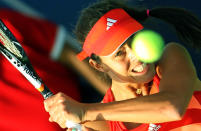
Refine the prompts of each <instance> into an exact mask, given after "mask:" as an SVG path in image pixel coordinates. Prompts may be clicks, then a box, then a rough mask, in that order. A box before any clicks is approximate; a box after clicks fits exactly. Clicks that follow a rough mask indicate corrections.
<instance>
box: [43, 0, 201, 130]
mask: <svg viewBox="0 0 201 131" xmlns="http://www.w3.org/2000/svg"><path fill="white" fill-rule="evenodd" d="M150 17H154V18H158V20H163V21H165V22H167V23H169V24H170V25H172V26H173V27H174V28H175V30H176V32H177V34H178V36H179V38H181V40H183V41H184V42H185V43H187V44H191V45H194V46H195V47H200V45H201V37H200V36H201V22H200V20H198V18H196V17H195V16H194V15H193V14H191V13H189V12H188V11H186V10H185V9H180V8H153V9H150V10H147V9H137V8H134V7H129V6H127V5H125V4H122V3H119V2H116V1H111V0H106V1H99V2H97V3H95V4H93V5H91V6H89V7H88V8H86V9H84V10H83V11H82V14H81V16H80V18H79V21H78V23H77V26H76V30H75V33H76V36H77V39H78V40H79V41H80V42H81V43H82V44H83V50H82V52H81V53H80V54H78V58H79V59H80V60H83V59H85V58H87V57H88V58H89V59H88V60H89V63H90V65H91V66H92V67H93V68H95V69H97V70H98V71H100V72H103V73H106V74H107V75H108V76H109V77H110V78H111V81H112V82H111V88H109V89H108V91H107V93H106V94H105V97H104V98H103V101H102V102H101V103H90V104H86V103H79V102H76V101H74V100H73V99H71V98H69V97H68V96H66V95H65V94H63V93H59V94H57V95H55V96H53V97H51V98H50V99H48V100H46V101H45V109H46V111H47V112H49V114H50V121H54V122H57V123H58V124H59V125H60V126H61V127H63V128H65V122H66V121H67V120H70V121H74V122H77V123H81V124H83V130H88V131H93V130H102V131H107V130H108V131H109V130H110V131H148V130H149V131H169V130H172V131H180V130H193V131H197V130H201V117H199V116H200V115H201V105H200V104H201V82H200V80H199V79H198V76H197V72H196V69H195V66H194V64H193V62H192V60H191V56H190V54H189V53H188V51H187V49H185V48H184V47H183V46H181V45H180V44H178V43H175V42H170V43H167V44H166V46H165V48H164V51H163V55H162V57H161V58H160V60H158V61H157V62H154V63H149V64H147V63H144V62H142V61H140V60H138V59H137V58H136V56H135V54H134V52H133V51H132V49H131V46H130V45H131V40H132V39H133V36H135V35H136V34H137V33H138V32H140V31H141V30H143V28H144V26H143V23H144V22H145V21H146V20H148V19H149V18H150ZM167 28H168V27H167ZM68 130H72V129H68Z"/></svg>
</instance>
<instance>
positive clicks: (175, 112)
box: [160, 102, 186, 122]
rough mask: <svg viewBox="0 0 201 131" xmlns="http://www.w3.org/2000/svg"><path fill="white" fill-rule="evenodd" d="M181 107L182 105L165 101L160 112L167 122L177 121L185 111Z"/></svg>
mask: <svg viewBox="0 0 201 131" xmlns="http://www.w3.org/2000/svg"><path fill="white" fill-rule="evenodd" d="M182 107H184V106H179V105H176V104H172V103H170V102H167V104H166V105H165V107H163V108H162V109H161V111H160V112H161V113H162V114H163V116H164V117H166V120H167V122H168V121H178V120H181V119H182V118H183V116H184V114H185V111H186V109H185V108H182Z"/></svg>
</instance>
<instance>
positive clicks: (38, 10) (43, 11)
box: [0, 0, 201, 102]
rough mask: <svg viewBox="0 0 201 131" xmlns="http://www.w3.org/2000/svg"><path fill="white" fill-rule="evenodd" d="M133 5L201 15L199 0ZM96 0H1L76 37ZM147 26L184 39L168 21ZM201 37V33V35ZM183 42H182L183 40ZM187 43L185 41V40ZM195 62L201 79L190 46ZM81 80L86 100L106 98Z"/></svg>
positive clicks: (200, 56) (133, 0) (198, 61)
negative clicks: (79, 22) (81, 16)
mask: <svg viewBox="0 0 201 131" xmlns="http://www.w3.org/2000/svg"><path fill="white" fill-rule="evenodd" d="M125 1H126V2H128V3H129V4H132V5H135V6H141V7H146V8H149V9H151V8H153V7H158V6H173V7H181V8H185V9H188V10H189V11H191V12H193V13H194V14H195V15H196V16H198V17H199V18H201V9H200V5H201V1H198V0H125ZM93 2H95V0H57V1H55V0H0V7H1V8H11V9H13V10H16V11H20V12H22V13H25V14H29V15H33V16H37V17H42V18H45V19H48V20H50V21H52V22H54V23H56V24H60V25H63V26H64V27H65V28H66V30H67V31H68V33H69V35H71V36H72V37H74V35H73V29H74V26H75V24H76V21H77V19H78V17H79V14H80V11H81V10H82V9H83V8H85V7H87V6H88V5H89V4H90V3H93ZM146 28H151V29H152V28H153V29H154V30H156V31H158V32H160V33H161V34H162V36H163V37H164V39H165V41H166V43H167V42H170V41H176V42H180V41H179V40H178V39H177V37H176V35H175V32H174V30H173V29H172V28H171V27H168V28H167V24H166V23H163V22H158V21H156V20H154V19H153V20H152V19H150V20H149V22H147V25H146ZM200 37H201V36H200ZM180 43H181V42H180ZM181 44H183V43H181ZM187 49H188V50H189V52H190V54H191V56H192V59H193V62H194V64H195V66H196V69H197V72H198V76H199V78H201V52H196V51H195V49H192V48H191V47H187ZM80 83H81V84H82V85H85V86H82V87H83V89H82V92H83V94H85V95H83V98H82V99H83V100H82V101H83V102H96V101H100V100H101V99H102V97H103V96H102V94H101V93H99V92H98V91H97V90H96V89H94V88H93V86H91V85H90V84H89V83H88V82H87V81H86V80H85V79H84V78H83V77H81V76H80Z"/></svg>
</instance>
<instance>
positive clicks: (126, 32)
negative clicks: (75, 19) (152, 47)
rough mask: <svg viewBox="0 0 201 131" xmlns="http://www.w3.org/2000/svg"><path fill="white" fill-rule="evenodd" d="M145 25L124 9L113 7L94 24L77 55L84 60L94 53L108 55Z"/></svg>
mask: <svg viewBox="0 0 201 131" xmlns="http://www.w3.org/2000/svg"><path fill="white" fill-rule="evenodd" d="M141 29H143V26H142V25H141V24H140V23H139V22H137V21H136V20H135V19H133V18H132V17H131V16H129V15H128V14H127V13H126V12H125V11H124V10H123V9H120V8H119V9H113V10H110V11H109V12H107V13H106V14H105V15H103V16H102V17H101V18H100V19H99V20H98V21H97V22H96V24H95V25H94V26H93V28H92V29H91V31H90V32H89V34H88V35H87V37H86V39H85V42H84V44H83V49H82V51H81V52H80V53H79V54H78V55H77V57H78V59H79V60H84V59H85V58H87V57H90V56H91V55H92V54H96V55H100V56H108V55H110V54H112V53H113V52H114V51H115V50H116V49H117V48H118V47H120V46H121V45H122V44H123V43H124V42H125V41H126V40H127V39H128V38H129V37H130V36H131V35H132V34H134V33H135V32H137V31H139V30H141Z"/></svg>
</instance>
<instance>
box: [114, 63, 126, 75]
mask: <svg viewBox="0 0 201 131" xmlns="http://www.w3.org/2000/svg"><path fill="white" fill-rule="evenodd" d="M128 68H129V67H128V66H127V64H126V62H125V61H122V62H118V63H113V64H112V69H113V70H114V71H115V72H117V73H119V74H127V73H128Z"/></svg>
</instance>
